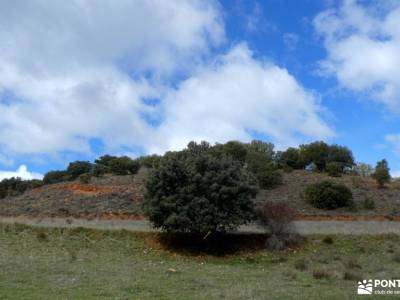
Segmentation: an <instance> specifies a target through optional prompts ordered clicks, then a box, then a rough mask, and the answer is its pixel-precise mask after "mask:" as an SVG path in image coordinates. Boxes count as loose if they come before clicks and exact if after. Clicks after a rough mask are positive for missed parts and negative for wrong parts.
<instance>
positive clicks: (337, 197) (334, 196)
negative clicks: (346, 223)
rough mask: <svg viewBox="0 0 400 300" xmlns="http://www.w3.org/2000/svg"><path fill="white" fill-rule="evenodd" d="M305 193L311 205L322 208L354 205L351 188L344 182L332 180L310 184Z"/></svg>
mask: <svg viewBox="0 0 400 300" xmlns="http://www.w3.org/2000/svg"><path fill="white" fill-rule="evenodd" d="M304 194H305V197H306V199H307V201H308V202H309V203H310V204H311V205H313V206H314V207H316V208H320V209H335V208H338V207H346V206H347V207H352V206H353V195H352V193H351V190H350V189H349V188H348V187H346V186H345V185H343V184H337V183H334V182H331V181H322V182H318V183H313V184H310V185H309V186H307V188H306V189H305V192H304Z"/></svg>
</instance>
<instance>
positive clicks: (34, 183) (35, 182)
mask: <svg viewBox="0 0 400 300" xmlns="http://www.w3.org/2000/svg"><path fill="white" fill-rule="evenodd" d="M43 185H44V182H43V181H42V180H39V179H32V180H30V181H29V186H30V188H31V189H36V188H39V187H41V186H43Z"/></svg>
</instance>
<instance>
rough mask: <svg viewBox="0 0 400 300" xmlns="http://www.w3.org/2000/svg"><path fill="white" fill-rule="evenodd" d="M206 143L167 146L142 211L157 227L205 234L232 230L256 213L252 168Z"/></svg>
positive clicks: (152, 179)
mask: <svg viewBox="0 0 400 300" xmlns="http://www.w3.org/2000/svg"><path fill="white" fill-rule="evenodd" d="M203 146H204V145H202V144H200V145H197V144H195V143H194V144H191V146H190V148H188V149H187V150H184V151H180V152H169V153H167V154H166V155H165V156H164V157H163V159H162V160H161V163H160V165H159V166H157V167H156V168H154V169H153V170H152V171H151V172H150V174H149V177H148V180H147V184H146V187H147V192H146V195H145V201H144V211H145V213H146V214H147V216H148V217H149V219H150V221H151V222H152V223H153V225H154V226H155V227H157V228H161V229H162V230H165V231H169V232H190V233H195V234H206V233H210V232H211V233H212V232H225V231H227V230H234V229H236V228H237V227H238V226H240V225H242V224H245V223H247V222H249V221H251V220H252V219H253V218H254V206H253V205H254V204H253V201H252V197H254V196H255V195H256V191H257V188H256V184H255V179H254V177H253V176H252V174H250V173H248V172H247V171H246V170H245V169H244V168H243V167H242V166H241V164H240V163H239V162H238V161H236V160H233V159H232V158H231V157H227V156H223V157H220V158H217V157H215V156H214V155H211V154H210V147H207V146H204V147H203Z"/></svg>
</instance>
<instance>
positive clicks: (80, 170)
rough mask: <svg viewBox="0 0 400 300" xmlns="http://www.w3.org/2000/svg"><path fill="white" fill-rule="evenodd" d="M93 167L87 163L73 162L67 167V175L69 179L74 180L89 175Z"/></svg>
mask: <svg viewBox="0 0 400 300" xmlns="http://www.w3.org/2000/svg"><path fill="white" fill-rule="evenodd" d="M92 167H93V165H92V164H91V163H90V162H88V161H79V160H77V161H74V162H71V163H70V164H69V165H68V168H67V173H68V175H69V176H70V178H71V179H72V180H73V179H76V178H78V177H79V176H80V175H82V174H85V173H89V172H90V171H91V170H92Z"/></svg>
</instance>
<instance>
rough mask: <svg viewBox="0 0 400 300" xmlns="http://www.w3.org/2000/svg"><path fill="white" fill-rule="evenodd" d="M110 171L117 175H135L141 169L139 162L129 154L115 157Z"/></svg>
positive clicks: (111, 162)
mask: <svg viewBox="0 0 400 300" xmlns="http://www.w3.org/2000/svg"><path fill="white" fill-rule="evenodd" d="M109 167H110V171H111V173H113V174H116V175H134V174H136V173H137V172H138V171H139V168H140V164H139V162H137V161H135V160H133V159H131V158H130V157H128V156H121V157H118V158H115V159H113V160H111V161H110V163H109Z"/></svg>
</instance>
